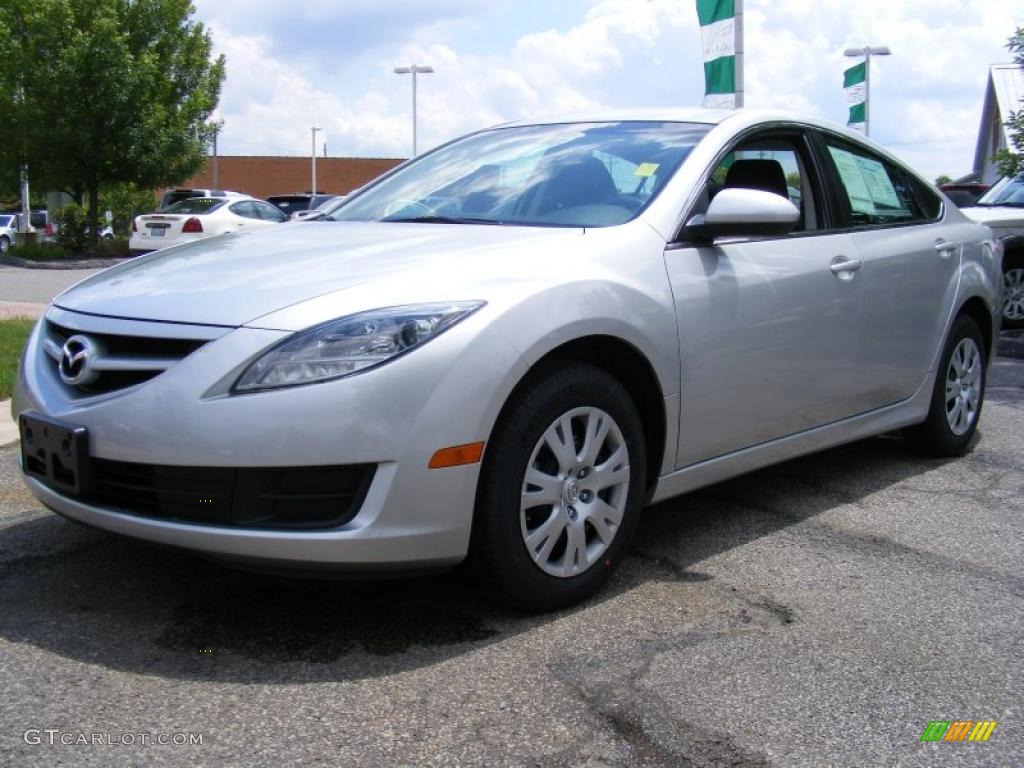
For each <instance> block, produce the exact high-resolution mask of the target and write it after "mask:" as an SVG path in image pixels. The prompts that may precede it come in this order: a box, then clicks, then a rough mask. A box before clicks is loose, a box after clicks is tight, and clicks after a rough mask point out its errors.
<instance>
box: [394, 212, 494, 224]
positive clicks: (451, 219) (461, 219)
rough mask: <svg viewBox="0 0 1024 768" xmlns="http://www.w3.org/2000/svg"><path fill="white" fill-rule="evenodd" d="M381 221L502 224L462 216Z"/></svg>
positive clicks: (419, 217)
mask: <svg viewBox="0 0 1024 768" xmlns="http://www.w3.org/2000/svg"><path fill="white" fill-rule="evenodd" d="M381 221H386V222H389V223H391V222H395V223H398V224H503V223H504V222H502V221H499V220H498V219H473V218H466V217H463V216H437V215H434V214H431V215H429V216H410V217H408V218H402V219H381Z"/></svg>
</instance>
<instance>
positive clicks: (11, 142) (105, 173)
mask: <svg viewBox="0 0 1024 768" xmlns="http://www.w3.org/2000/svg"><path fill="white" fill-rule="evenodd" d="M194 13H195V8H194V7H193V5H192V3H191V2H190V0H4V2H3V3H2V4H0V124H2V125H3V128H2V129H0V130H3V136H0V168H2V169H3V171H0V173H6V174H8V175H10V174H11V172H12V169H17V168H19V167H20V166H21V165H22V164H27V165H28V167H29V169H30V173H31V178H32V181H33V185H34V186H35V187H36V188H37V189H39V188H41V187H40V186H39V185H40V184H42V185H44V186H45V187H46V188H49V189H61V190H64V191H66V192H67V193H68V194H70V195H71V197H72V198H74V200H75V201H76V202H77V203H79V204H83V202H84V200H85V198H86V196H87V197H88V204H89V217H88V218H89V223H90V231H91V232H92V233H93V234H92V237H93V238H95V237H96V234H95V233H96V232H97V231H98V227H97V218H98V207H99V192H100V187H101V186H106V185H109V184H117V183H129V184H133V185H136V186H139V187H149V188H156V187H159V186H164V185H172V184H180V183H181V182H182V181H184V180H185V179H187V178H188V177H189V176H191V175H192V174H194V173H195V172H196V171H198V170H199V168H200V167H201V166H202V164H203V162H204V160H205V157H206V147H207V146H208V144H209V141H210V139H211V138H212V131H213V125H212V123H211V122H210V116H211V114H212V112H213V110H214V109H215V108H216V106H217V101H218V99H219V97H220V89H221V85H222V83H223V81H224V73H225V62H224V57H223V56H220V57H217V58H216V59H213V58H212V55H211V52H212V41H211V39H210V35H209V33H208V32H207V30H206V28H205V27H204V26H203V24H201V23H199V22H196V21H194V20H193V18H192V16H193V14H194ZM3 182H8V183H9V181H8V179H7V177H5V176H0V183H3Z"/></svg>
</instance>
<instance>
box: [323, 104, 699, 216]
mask: <svg viewBox="0 0 1024 768" xmlns="http://www.w3.org/2000/svg"><path fill="white" fill-rule="evenodd" d="M710 129H711V126H710V125H704V124H697V123H656V122H620V123H575V124H559V125H532V126H525V127H518V128H496V129H494V130H490V131H484V132H482V133H477V134H473V135H472V136H467V137H466V138H464V139H460V140H457V141H455V142H453V143H452V144H448V145H446V146H443V147H441V148H439V149H437V150H435V151H433V152H430V153H428V154H426V155H424V156H423V157H421V158H418V159H416V160H415V161H413V162H412V163H410V164H409V165H407V166H406V167H404V168H402V169H401V170H399V171H397V172H395V173H394V174H393V175H391V176H389V177H387V178H386V179H384V180H383V181H381V182H379V183H377V184H374V185H372V186H371V187H369V188H368V189H367V190H366V191H365V192H361V193H360V194H358V195H357V196H355V197H352V198H349V199H348V200H346V201H345V204H344V205H342V206H340V207H339V208H337V209H334V210H333V211H331V212H330V213H328V214H327V218H328V219H332V220H334V221H395V222H399V221H406V222H424V221H426V222H431V221H436V222H454V223H482V224H510V225H528V226H564V227H605V226H611V225H614V224H621V223H623V222H626V221H629V220H630V219H632V218H633V217H634V216H636V215H637V214H638V213H639V212H640V211H642V210H643V209H644V208H645V207H646V206H647V205H648V204H649V203H650V202H651V201H652V200H653V199H654V198H655V197H657V195H658V193H659V192H660V191H661V190H662V188H663V187H664V186H665V183H666V182H667V181H668V180H669V178H671V176H672V174H673V173H675V171H676V169H677V168H679V166H680V165H681V164H682V162H683V160H684V159H685V158H686V156H687V155H688V154H689V153H690V151H691V150H692V149H693V147H694V146H695V145H696V144H697V142H698V141H700V139H701V138H702V137H703V136H704V135H705V134H706V133H707V132H708V131H709V130H710Z"/></svg>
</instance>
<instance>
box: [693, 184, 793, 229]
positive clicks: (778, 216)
mask: <svg viewBox="0 0 1024 768" xmlns="http://www.w3.org/2000/svg"><path fill="white" fill-rule="evenodd" d="M799 220H800V211H799V209H798V208H797V207H796V206H795V205H793V203H791V202H790V201H789V198H786V197H782V195H776V194H774V193H772V192H764V191H762V190H760V189H741V188H739V187H729V188H727V189H723V190H722V191H721V192H719V193H718V194H717V195H715V196H714V198H713V199H712V200H711V204H710V205H709V206H708V210H707V212H706V213H703V214H700V213H699V214H697V215H696V216H694V217H693V218H691V219H690V220H689V221H688V222H686V233H687V235H689V236H690V237H691V238H692V239H694V240H699V241H703V242H709V243H710V242H714V240H715V239H716V238H719V237H750V236H755V237H756V236H772V235H786V234H789V233H790V232H792V231H793V227H795V226H796V223H797V222H798V221H799Z"/></svg>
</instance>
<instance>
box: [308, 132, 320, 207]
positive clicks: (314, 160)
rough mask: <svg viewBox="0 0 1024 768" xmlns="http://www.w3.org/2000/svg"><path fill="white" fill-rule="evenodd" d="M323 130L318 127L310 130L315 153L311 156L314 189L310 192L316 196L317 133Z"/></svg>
mask: <svg viewBox="0 0 1024 768" xmlns="http://www.w3.org/2000/svg"><path fill="white" fill-rule="evenodd" d="M322 130H323V128H317V127H316V126H313V127H312V128H310V131H311V132H312V134H313V151H312V153H311V155H310V156H311V157H312V159H313V188H312V189H311V190H310V192H312V193H313V194H314V195H315V194H316V132H317V131H322Z"/></svg>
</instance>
